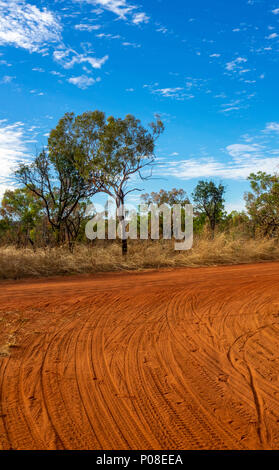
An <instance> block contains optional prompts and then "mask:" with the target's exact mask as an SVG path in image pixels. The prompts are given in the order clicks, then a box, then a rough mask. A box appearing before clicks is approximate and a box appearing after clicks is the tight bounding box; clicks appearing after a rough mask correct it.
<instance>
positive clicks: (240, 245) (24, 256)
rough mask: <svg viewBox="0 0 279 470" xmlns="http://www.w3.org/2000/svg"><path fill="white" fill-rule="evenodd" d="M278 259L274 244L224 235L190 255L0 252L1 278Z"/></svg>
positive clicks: (167, 248) (159, 250) (100, 248)
mask: <svg viewBox="0 0 279 470" xmlns="http://www.w3.org/2000/svg"><path fill="white" fill-rule="evenodd" d="M272 260H279V245H278V244H277V243H276V241H274V240H266V239H261V240H252V239H251V240H243V239H238V240H230V239H228V238H227V237H226V236H225V235H224V234H221V235H219V236H217V237H216V238H215V240H214V241H212V240H208V239H197V240H196V241H195V243H194V247H193V249H192V250H190V251H180V252H176V251H174V248H173V243H172V242H170V241H156V242H152V241H134V242H130V243H129V254H128V256H127V257H126V258H123V257H122V255H121V248H120V245H119V244H118V243H113V244H111V243H106V242H102V243H101V242H100V243H99V244H98V245H96V246H94V247H88V246H83V245H80V246H78V247H76V249H75V251H74V253H70V252H69V251H68V250H67V249H65V248H52V249H47V250H44V249H39V250H37V251H36V252H34V251H33V250H31V249H16V248H14V247H2V248H0V279H20V278H25V277H40V276H55V275H69V274H80V273H94V272H105V271H123V270H140V269H148V268H162V267H182V266H191V267H197V266H213V265H218V264H240V263H252V262H263V261H272Z"/></svg>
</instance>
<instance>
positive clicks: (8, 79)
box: [0, 75, 15, 84]
mask: <svg viewBox="0 0 279 470" xmlns="http://www.w3.org/2000/svg"><path fill="white" fill-rule="evenodd" d="M14 78H15V77H11V76H10V75H5V76H4V77H3V78H2V80H1V81H0V83H1V84H2V83H4V84H7V83H11V82H12V81H13V80H14Z"/></svg>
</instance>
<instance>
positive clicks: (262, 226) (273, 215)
mask: <svg viewBox="0 0 279 470" xmlns="http://www.w3.org/2000/svg"><path fill="white" fill-rule="evenodd" d="M248 180H249V181H250V186H251V189H252V192H248V193H246V194H245V201H246V208H247V211H248V214H249V216H250V218H251V220H252V222H253V225H254V230H255V232H258V233H260V234H262V235H264V236H267V235H269V236H275V235H276V236H278V232H279V176H278V175H270V174H267V173H265V172H262V171H259V172H258V173H251V175H250V176H249V178H248Z"/></svg>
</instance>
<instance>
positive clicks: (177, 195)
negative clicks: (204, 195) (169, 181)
mask: <svg viewBox="0 0 279 470" xmlns="http://www.w3.org/2000/svg"><path fill="white" fill-rule="evenodd" d="M141 200H142V202H144V203H145V204H157V205H158V206H161V205H162V204H168V205H169V206H173V205H174V204H181V205H185V204H190V199H189V198H188V196H187V193H186V191H184V189H176V188H173V189H171V190H170V191H166V190H165V189H160V191H158V192H157V193H156V192H152V193H150V194H148V193H146V194H142V195H141Z"/></svg>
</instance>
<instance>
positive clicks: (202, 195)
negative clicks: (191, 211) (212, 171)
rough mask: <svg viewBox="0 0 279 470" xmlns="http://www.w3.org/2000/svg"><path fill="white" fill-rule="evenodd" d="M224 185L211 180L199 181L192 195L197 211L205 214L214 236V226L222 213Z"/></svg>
mask: <svg viewBox="0 0 279 470" xmlns="http://www.w3.org/2000/svg"><path fill="white" fill-rule="evenodd" d="M224 194H225V187H224V186H223V185H222V184H219V185H218V186H217V185H216V184H215V183H214V182H213V181H199V182H198V184H197V186H196V188H195V190H194V192H193V194H192V196H193V200H194V203H195V209H196V211H197V212H198V213H204V214H206V216H207V218H208V220H209V225H210V228H211V231H212V238H214V234H215V228H216V225H217V223H218V222H220V220H221V219H222V216H223V214H224V202H225V200H224Z"/></svg>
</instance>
